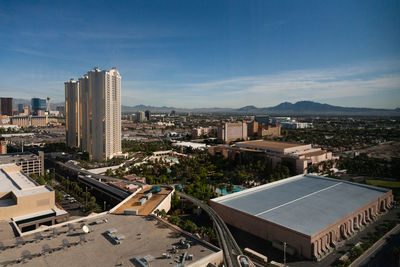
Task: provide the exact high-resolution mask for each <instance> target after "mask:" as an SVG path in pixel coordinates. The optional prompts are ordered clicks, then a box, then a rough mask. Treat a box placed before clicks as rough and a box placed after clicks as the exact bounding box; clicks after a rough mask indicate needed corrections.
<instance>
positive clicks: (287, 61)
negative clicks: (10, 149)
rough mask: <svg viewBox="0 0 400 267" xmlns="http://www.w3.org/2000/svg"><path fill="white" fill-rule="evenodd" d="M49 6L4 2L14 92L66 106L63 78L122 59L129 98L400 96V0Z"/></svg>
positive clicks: (4, 54)
mask: <svg viewBox="0 0 400 267" xmlns="http://www.w3.org/2000/svg"><path fill="white" fill-rule="evenodd" d="M49 3H50V2H47V1H43V2H40V3H39V4H31V3H27V2H24V1H22V2H18V3H17V2H13V3H5V2H4V1H3V2H0V25H1V26H0V29H1V34H0V41H1V43H2V44H3V45H1V46H0V57H1V58H2V59H3V60H1V61H0V66H1V67H2V69H3V72H2V73H1V74H0V78H1V82H0V92H1V94H2V96H4V97H14V98H25V99H30V98H32V97H43V98H44V97H47V96H49V97H50V98H51V99H52V102H53V103H56V102H63V94H64V90H63V87H62V86H61V85H62V84H63V82H64V81H66V80H68V79H70V78H71V77H80V75H81V74H82V73H84V72H85V71H86V70H87V69H91V68H92V67H93V66H98V67H99V68H100V69H110V68H111V67H114V66H115V67H117V68H118V70H119V71H120V72H121V76H123V77H124V81H123V83H122V105H128V106H134V105H138V104H144V105H151V106H174V107H177V108H200V107H231V108H238V107H243V106H247V105H255V106H257V107H268V106H274V105H277V104H279V103H281V102H285V101H289V102H296V101H300V100H312V101H316V102H321V103H328V104H331V105H338V106H354V107H371V108H389V109H391V108H396V107H398V103H400V94H399V90H400V47H399V46H398V45H397V44H398V43H399V42H400V35H399V32H398V28H400V20H399V19H398V16H397V14H398V13H399V11H400V4H399V3H398V2H396V1H385V2H384V3H383V2H382V1H363V2H356V1H346V2H343V3H337V2H335V3H324V5H322V4H321V3H320V2H315V1H308V2H307V3H295V2H286V1H283V2H282V1H279V2H278V1H272V2H263V1H253V2H251V3H247V2H237V1H233V2H231V1H230V2H227V1H221V2H218V3H214V2H211V1H205V2H204V1H202V2H196V1H193V2H192V1H190V2H179V1H169V2H168V3H164V2H157V1H156V2H154V3H142V2H136V1H134V2H131V3H123V4H120V5H116V6H114V7H113V9H112V10H109V9H108V8H106V7H104V8H102V7H101V6H102V5H101V4H99V5H97V6H96V7H95V8H92V9H89V7H90V6H91V4H90V3H89V2H84V3H79V6H80V7H81V8H79V9H76V10H75V11H76V12H73V13H71V14H69V15H68V16H65V15H63V13H62V12H63V11H61V10H66V8H67V6H66V5H67V3H54V4H52V5H50V4H49ZM75 4H76V5H77V6H78V3H74V2H72V3H68V6H74V5H75ZM83 12H87V13H88V17H90V18H91V19H90V20H88V19H84V18H83ZM103 17H105V19H103ZM39 29H40V30H39ZM21 66H23V68H22V67H21ZM76 66H78V67H76Z"/></svg>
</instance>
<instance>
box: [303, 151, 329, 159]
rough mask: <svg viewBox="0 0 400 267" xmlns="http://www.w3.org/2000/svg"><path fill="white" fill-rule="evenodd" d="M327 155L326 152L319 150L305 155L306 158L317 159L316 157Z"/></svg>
mask: <svg viewBox="0 0 400 267" xmlns="http://www.w3.org/2000/svg"><path fill="white" fill-rule="evenodd" d="M325 154H326V151H325V150H317V151H311V152H307V153H304V156H306V157H315V156H322V155H325Z"/></svg>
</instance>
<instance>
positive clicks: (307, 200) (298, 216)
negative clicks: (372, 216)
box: [211, 174, 389, 236]
mask: <svg viewBox="0 0 400 267" xmlns="http://www.w3.org/2000/svg"><path fill="white" fill-rule="evenodd" d="M388 191H389V190H388V189H384V188H377V187H372V186H367V185H363V184H357V183H351V182H347V181H341V180H336V179H332V178H326V177H320V176H314V175H305V174H302V175H298V176H294V177H291V178H287V179H284V180H280V181H277V182H273V183H269V184H265V185H261V186H258V187H254V188H251V189H247V190H243V191H241V192H238V193H233V194H230V195H226V196H223V197H219V198H214V199H212V200H211V201H214V202H216V203H219V204H222V205H225V206H227V207H230V208H232V209H236V210H239V211H241V212H244V213H247V214H249V215H252V216H256V217H258V218H261V219H264V220H266V221H270V222H272V223H275V224H278V225H281V226H284V227H286V228H289V229H292V230H294V231H296V232H299V233H302V234H305V235H307V236H313V235H314V234H317V233H319V232H320V231H322V230H323V229H325V228H326V227H328V226H330V225H332V224H334V223H336V222H338V221H339V220H341V219H342V218H343V217H345V216H347V215H349V214H351V213H352V212H354V211H356V210H358V209H360V208H361V207H363V206H364V205H367V204H368V203H370V202H371V201H373V200H376V199H377V198H378V197H380V196H382V195H383V194H385V193H387V192H388Z"/></svg>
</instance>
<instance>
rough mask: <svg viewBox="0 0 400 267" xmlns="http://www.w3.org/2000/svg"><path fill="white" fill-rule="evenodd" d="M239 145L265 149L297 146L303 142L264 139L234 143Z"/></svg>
mask: <svg viewBox="0 0 400 267" xmlns="http://www.w3.org/2000/svg"><path fill="white" fill-rule="evenodd" d="M240 145H245V146H247V145H250V146H256V147H260V148H265V149H285V148H292V147H298V146H304V144H299V143H289V142H279V141H266V140H254V141H245V142H239V143H236V146H240Z"/></svg>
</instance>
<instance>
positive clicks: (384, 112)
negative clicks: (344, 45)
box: [122, 101, 400, 116]
mask: <svg viewBox="0 0 400 267" xmlns="http://www.w3.org/2000/svg"><path fill="white" fill-rule="evenodd" d="M138 110H142V111H144V110H150V111H152V112H171V111H172V110H175V111H176V112H179V113H221V114H248V115H251V114H252V115H257V114H266V113H267V114H269V115H352V116H354V115H357V116H400V108H396V109H374V108H357V107H341V106H333V105H329V104H321V103H317V102H313V101H299V102H296V103H294V104H293V103H290V102H283V103H281V104H279V105H277V106H273V107H264V108H258V107H256V106H245V107H241V108H236V109H235V108H193V109H191V108H175V107H166V106H163V107H154V106H146V105H137V106H122V112H135V111H138Z"/></svg>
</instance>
